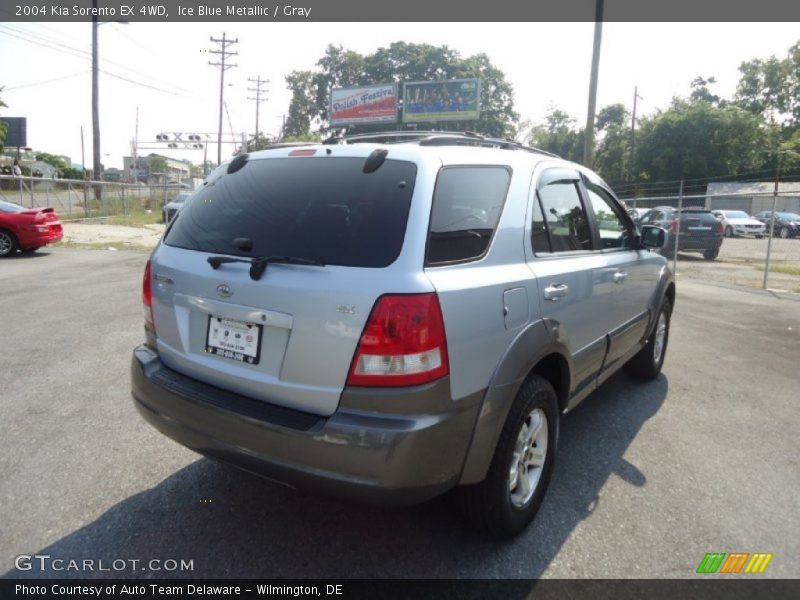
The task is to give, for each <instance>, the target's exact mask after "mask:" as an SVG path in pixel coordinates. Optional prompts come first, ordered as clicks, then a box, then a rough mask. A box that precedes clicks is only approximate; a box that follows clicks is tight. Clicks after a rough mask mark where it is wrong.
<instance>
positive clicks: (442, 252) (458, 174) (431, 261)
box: [426, 167, 511, 265]
mask: <svg viewBox="0 0 800 600" xmlns="http://www.w3.org/2000/svg"><path fill="white" fill-rule="evenodd" d="M510 180H511V172H510V171H509V169H508V168H506V167H447V168H444V169H442V171H441V172H440V173H439V178H438V179H437V181H436V191H435V192H434V194H433V207H432V209H431V221H430V228H429V231H428V250H427V256H426V264H428V265H436V264H446V263H455V262H464V261H468V260H475V259H478V258H480V257H482V256H483V255H484V254H485V253H486V251H487V249H488V248H489V243H490V242H491V239H492V236H493V235H494V231H495V229H496V228H497V222H498V221H499V220H500V213H501V212H502V211H503V205H504V203H505V199H506V194H507V193H508V184H509V182H510Z"/></svg>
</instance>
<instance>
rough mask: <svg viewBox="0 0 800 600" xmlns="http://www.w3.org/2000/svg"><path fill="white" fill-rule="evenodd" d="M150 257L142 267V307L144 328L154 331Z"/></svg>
mask: <svg viewBox="0 0 800 600" xmlns="http://www.w3.org/2000/svg"><path fill="white" fill-rule="evenodd" d="M150 279H151V278H150V259H148V260H147V264H146V265H145V267H144V277H143V278H142V307H143V308H144V328H145V331H149V332H151V333H155V332H156V325H155V321H154V320H153V293H152V291H151V288H150Z"/></svg>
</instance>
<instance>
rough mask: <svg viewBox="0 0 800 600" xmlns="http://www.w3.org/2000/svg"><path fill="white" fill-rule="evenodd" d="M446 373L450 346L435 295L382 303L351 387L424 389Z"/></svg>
mask: <svg viewBox="0 0 800 600" xmlns="http://www.w3.org/2000/svg"><path fill="white" fill-rule="evenodd" d="M448 372H449V366H448V362H447V341H446V339H445V333H444V321H443V319H442V310H441V307H440V306H439V298H438V297H437V295H436V294H435V293H431V294H402V295H399V294H398V295H387V296H381V297H380V298H378V300H377V302H375V306H373V308H372V312H371V313H370V316H369V319H368V320H367V324H366V326H365V327H364V331H363V332H362V334H361V339H360V340H359V342H358V347H357V348H356V353H355V356H354V357H353V362H352V364H351V366H350V374H349V375H348V377H347V385H349V386H359V387H400V386H408V385H420V384H422V383H428V382H430V381H434V380H436V379H440V378H442V377H444V376H445V375H447V374H448Z"/></svg>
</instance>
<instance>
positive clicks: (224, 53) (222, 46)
mask: <svg viewBox="0 0 800 600" xmlns="http://www.w3.org/2000/svg"><path fill="white" fill-rule="evenodd" d="M210 39H211V41H212V42H214V43H215V44H219V46H218V49H217V50H209V52H211V54H219V55H220V62H211V61H208V64H209V65H211V66H212V67H219V131H218V134H217V165H220V164H222V108H223V102H224V91H225V71H227V70H228V69H232V68H233V67H236V66H237V65H232V64H227V63H226V59H227V58H228V57H229V56H236V55H238V54H239V53H238V52H229V51H228V47H229V46H232V45H233V44H238V43H239V38H236V39H234V40H229V39H228V38H226V37H225V32H223V33H222V39H217V38H214V37H212V38H210Z"/></svg>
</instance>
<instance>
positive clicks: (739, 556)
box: [696, 552, 772, 574]
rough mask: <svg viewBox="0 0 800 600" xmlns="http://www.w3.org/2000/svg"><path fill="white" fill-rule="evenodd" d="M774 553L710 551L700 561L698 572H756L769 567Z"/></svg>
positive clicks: (761, 571)
mask: <svg viewBox="0 0 800 600" xmlns="http://www.w3.org/2000/svg"><path fill="white" fill-rule="evenodd" d="M771 560H772V554H769V553H766V552H754V553H752V554H750V553H749V552H708V553H706V555H705V556H704V557H703V560H701V561H700V564H699V565H698V567H697V571H696V572H697V573H706V574H710V573H729V574H739V573H743V574H745V573H746V574H756V573H763V572H764V569H766V568H767V565H768V564H769V561H771Z"/></svg>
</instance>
